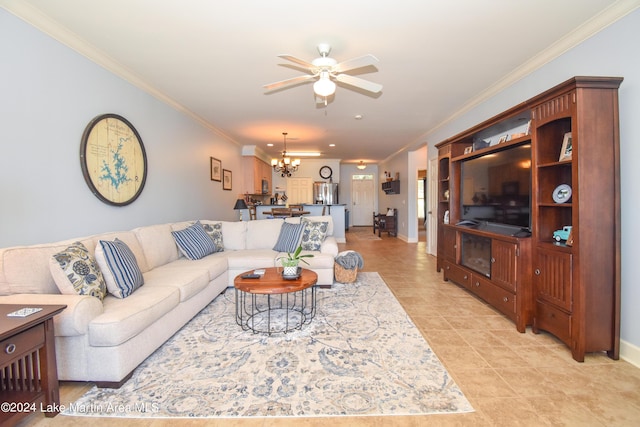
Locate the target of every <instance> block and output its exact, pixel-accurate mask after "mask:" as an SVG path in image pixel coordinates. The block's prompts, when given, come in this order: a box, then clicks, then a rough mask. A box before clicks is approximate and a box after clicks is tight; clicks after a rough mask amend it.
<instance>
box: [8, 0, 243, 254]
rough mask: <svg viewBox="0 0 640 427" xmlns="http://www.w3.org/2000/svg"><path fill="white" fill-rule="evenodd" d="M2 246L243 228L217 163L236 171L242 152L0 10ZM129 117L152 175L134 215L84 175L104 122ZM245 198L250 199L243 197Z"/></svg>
mask: <svg viewBox="0 0 640 427" xmlns="http://www.w3.org/2000/svg"><path fill="white" fill-rule="evenodd" d="M0 64H1V65H0V148H1V150H0V203H1V209H0V247H6V246H13V245H21V244H32V243H45V242H51V241H56V240H61V239H67V238H72V237H79V236H84V235H88V234H94V233H98V232H102V231H109V230H126V229H131V228H133V227H136V226H140V225H147V224H155V223H162V222H169V221H177V220H189V219H194V218H211V219H228V220H235V218H236V213H235V212H234V211H233V210H232V207H233V203H234V201H235V199H236V196H237V194H236V191H223V190H222V185H221V183H220V182H215V181H211V180H210V173H209V157H210V156H213V157H216V158H218V159H220V160H221V161H222V167H223V168H225V169H230V170H231V171H232V172H233V178H234V179H233V181H234V182H233V187H234V189H238V190H240V188H241V187H242V182H241V179H242V177H241V169H240V164H241V163H240V147H238V146H237V145H235V144H233V143H230V142H228V141H226V140H223V139H222V138H220V137H219V136H218V135H217V134H215V133H214V132H212V131H211V130H210V129H206V128H204V127H203V126H201V125H200V124H198V123H197V122H196V121H194V120H193V119H192V118H190V117H188V116H186V115H185V114H183V113H180V112H178V111H177V110H175V109H173V108H171V107H169V106H167V105H166V104H164V103H162V102H160V101H159V100H157V99H156V98H154V97H152V96H150V95H148V94H147V93H145V92H143V91H141V90H139V89H137V88H135V87H134V86H132V85H131V84H129V83H128V82H126V81H124V80H122V79H120V78H119V77H116V76H115V75H114V74H112V73H110V72H108V71H106V70H105V69H103V68H101V67H100V66H98V65H96V64H94V63H92V62H90V61H89V60H87V59H86V58H85V57H83V56H81V55H79V54H77V53H76V52H75V51H73V50H71V49H69V48H67V47H66V46H63V45H62V44H60V43H58V42H57V41H55V40H53V39H52V38H50V37H49V36H47V35H45V34H43V33H41V32H40V31H38V30H36V29H35V28H34V27H32V26H30V25H28V24H26V23H24V22H23V21H21V20H20V19H18V18H16V17H15V16H13V15H11V14H9V13H8V12H7V11H5V10H4V9H0ZM104 113H116V114H120V115H122V116H124V117H126V118H127V119H128V120H129V121H130V122H131V123H132V124H133V125H134V126H135V127H136V129H137V130H138V132H139V133H140V136H141V138H142V140H143V142H144V145H145V148H146V152H147V159H148V175H147V182H146V186H145V188H144V190H143V192H142V194H141V195H140V197H139V198H138V199H137V200H136V201H135V202H133V203H132V204H130V205H128V206H125V207H113V206H109V205H107V204H105V203H103V202H101V201H100V200H98V199H97V198H96V197H95V196H94V195H93V194H92V193H91V192H90V191H89V187H88V186H87V185H86V183H85V181H84V178H83V176H82V171H81V168H80V160H79V151H80V139H81V136H82V132H83V130H84V128H85V126H86V125H87V124H88V123H89V121H90V120H91V119H92V118H94V117H95V116H97V115H100V114H104ZM238 192H240V191H238Z"/></svg>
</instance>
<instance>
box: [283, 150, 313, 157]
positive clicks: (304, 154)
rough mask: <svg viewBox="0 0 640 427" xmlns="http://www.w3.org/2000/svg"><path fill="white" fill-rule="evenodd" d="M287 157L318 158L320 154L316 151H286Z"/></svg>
mask: <svg viewBox="0 0 640 427" xmlns="http://www.w3.org/2000/svg"><path fill="white" fill-rule="evenodd" d="M287 154H288V155H289V156H300V157H319V156H320V152H318V151H287Z"/></svg>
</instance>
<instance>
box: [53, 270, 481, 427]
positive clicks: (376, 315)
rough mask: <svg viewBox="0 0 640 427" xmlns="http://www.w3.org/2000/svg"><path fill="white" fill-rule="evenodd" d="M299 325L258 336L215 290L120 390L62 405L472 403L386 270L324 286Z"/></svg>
mask: <svg viewBox="0 0 640 427" xmlns="http://www.w3.org/2000/svg"><path fill="white" fill-rule="evenodd" d="M317 296H318V302H317V314H316V317H315V318H314V319H313V321H312V322H311V323H310V324H308V325H304V326H303V327H302V329H301V330H296V331H294V332H291V333H288V334H277V335H276V334H274V335H271V336H267V335H255V334H253V333H252V332H249V331H243V330H242V329H241V328H240V326H238V325H237V324H236V322H235V302H234V292H233V290H232V289H229V290H227V291H226V292H225V293H224V294H222V295H220V296H219V297H218V298H216V299H215V300H214V301H213V302H212V303H211V304H210V305H209V306H207V307H206V308H205V309H204V310H203V311H202V312H200V314H198V315H197V316H196V317H195V318H194V319H193V320H192V321H191V322H189V323H188V324H187V325H185V327H184V328H182V329H181V330H180V331H179V332H178V333H176V334H175V335H174V336H173V337H172V338H171V339H169V341H167V342H166V343H165V344H164V345H163V346H162V347H161V348H160V349H158V350H157V351H156V352H155V353H154V354H153V355H151V356H150V357H149V358H148V359H147V360H146V361H145V362H143V364H142V365H140V366H139V367H138V368H137V369H136V371H135V372H134V375H133V377H132V378H131V379H130V380H129V381H127V382H126V383H125V384H124V385H123V386H122V387H121V388H120V389H116V390H114V389H98V388H93V389H92V390H90V391H89V392H87V393H86V394H85V395H84V396H83V397H82V398H80V399H79V400H78V401H76V402H74V403H73V404H71V405H69V407H68V408H66V410H65V411H64V412H63V414H64V415H79V416H101V417H174V418H175V417H220V418H224V417H265V416H278V417H289V416H298V417H318V416H336V415H408V414H414V415H419V414H442V413H460V412H472V411H473V408H472V407H471V405H470V404H469V402H468V401H467V399H466V398H465V397H464V395H463V394H462V392H461V391H460V389H459V388H458V386H457V385H456V384H455V382H454V381H453V379H452V378H451V377H450V376H449V374H448V372H447V371H446V370H445V368H444V367H443V366H442V364H441V363H440V361H439V360H438V358H437V357H436V356H435V354H434V353H433V351H432V350H431V349H430V348H429V346H428V344H427V343H426V341H425V340H424V338H423V337H422V336H421V335H420V332H419V331H418V330H417V328H416V327H415V325H414V324H413V323H412V321H411V320H410V319H409V317H408V315H407V314H406V313H405V312H404V310H403V309H402V307H401V305H400V303H399V302H398V301H397V300H396V299H395V297H394V296H393V294H392V293H391V291H390V290H389V289H388V288H387V285H386V284H385V283H384V281H383V280H382V279H381V278H380V276H379V275H378V273H370V272H364V273H359V274H358V278H357V281H356V282H355V283H351V284H334V286H333V287H332V288H331V289H318V294H317Z"/></svg>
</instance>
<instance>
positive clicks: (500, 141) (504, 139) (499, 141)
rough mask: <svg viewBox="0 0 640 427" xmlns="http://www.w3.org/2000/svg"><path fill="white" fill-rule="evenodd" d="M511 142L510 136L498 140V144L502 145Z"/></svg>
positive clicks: (503, 136)
mask: <svg viewBox="0 0 640 427" xmlns="http://www.w3.org/2000/svg"><path fill="white" fill-rule="evenodd" d="M508 140H509V135H502V136H501V137H500V139H499V140H498V144H502V143H503V142H507V141H508Z"/></svg>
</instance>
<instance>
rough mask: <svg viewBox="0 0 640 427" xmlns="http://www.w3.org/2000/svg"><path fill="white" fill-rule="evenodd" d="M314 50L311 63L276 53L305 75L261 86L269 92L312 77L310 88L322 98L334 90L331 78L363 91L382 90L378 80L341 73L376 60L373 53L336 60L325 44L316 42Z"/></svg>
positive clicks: (371, 63)
mask: <svg viewBox="0 0 640 427" xmlns="http://www.w3.org/2000/svg"><path fill="white" fill-rule="evenodd" d="M318 52H319V53H320V57H319V58H316V59H314V60H313V61H311V62H307V61H305V60H303V59H299V58H296V57H294V56H291V55H278V57H279V58H282V59H286V60H288V61H291V62H293V63H294V64H295V65H294V66H293V67H294V68H298V69H300V70H302V71H304V72H306V73H308V74H307V75H304V76H298V77H293V78H290V79H287V80H282V81H279V82H275V83H270V84H268V85H264V88H265V89H267V91H273V90H277V89H285V88H288V87H291V86H296V85H299V84H303V83H308V82H311V81H312V80H315V83H314V84H313V91H314V92H315V94H316V95H317V96H320V97H322V98H324V99H325V101H326V98H327V97H328V96H331V95H333V94H334V93H335V91H336V84H335V82H334V80H335V81H338V82H340V83H344V84H347V85H350V86H354V87H357V88H359V89H362V90H365V91H367V92H372V93H378V92H380V91H381V90H382V85H380V84H378V83H373V82H370V81H368V80H364V79H361V78H359V77H355V76H352V75H349V74H345V72H347V71H351V70H355V69H356V68H362V67H367V66H371V65H374V64H375V63H377V62H378V58H376V57H375V56H373V55H371V54H367V55H364V56H360V57H357V58H353V59H349V60H347V61H343V62H340V63H338V61H336V60H335V59H333V58H330V57H329V52H331V46H330V45H328V44H326V43H323V44H319V45H318ZM289 65H290V64H289Z"/></svg>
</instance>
